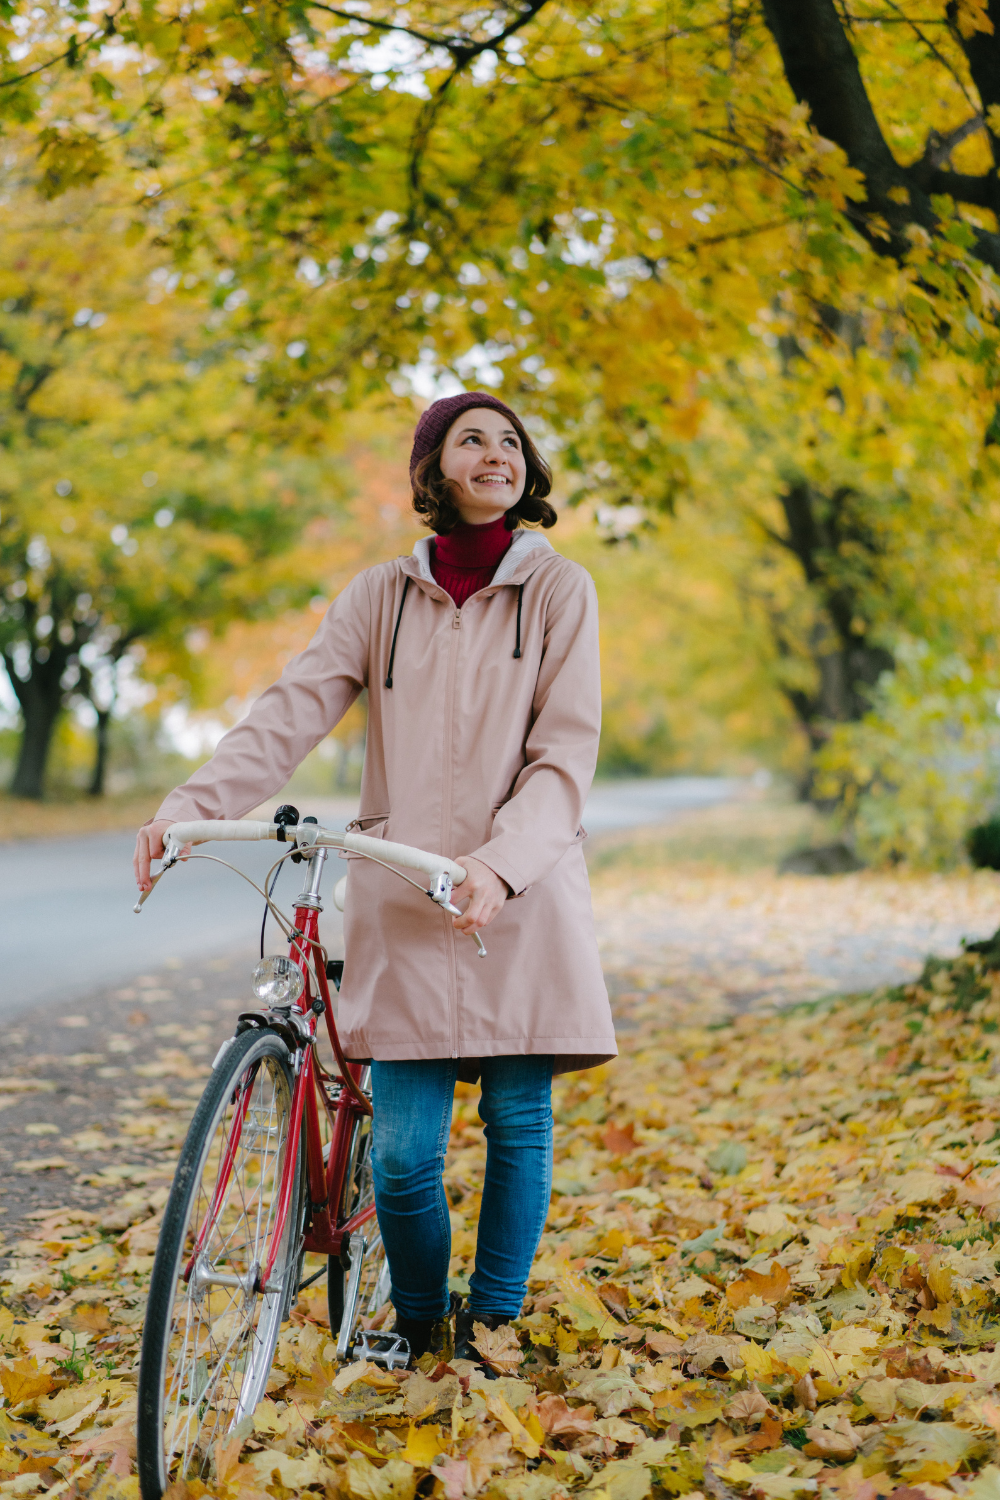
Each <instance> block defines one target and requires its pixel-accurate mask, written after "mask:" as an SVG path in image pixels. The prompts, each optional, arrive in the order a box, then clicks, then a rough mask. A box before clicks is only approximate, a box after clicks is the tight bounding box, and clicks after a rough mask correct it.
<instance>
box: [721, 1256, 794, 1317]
mask: <svg viewBox="0 0 1000 1500" xmlns="http://www.w3.org/2000/svg"><path fill="white" fill-rule="evenodd" d="M791 1290H792V1278H791V1277H790V1276H789V1274H788V1272H787V1271H786V1270H785V1268H784V1266H782V1265H779V1264H778V1262H777V1261H774V1263H773V1264H772V1266H771V1269H770V1271H768V1272H767V1273H766V1275H765V1274H764V1273H762V1272H760V1271H744V1272H743V1275H742V1276H741V1277H740V1278H739V1280H738V1281H731V1282H730V1283H729V1285H728V1286H727V1287H726V1301H727V1302H728V1303H729V1305H730V1307H747V1306H748V1305H749V1302H750V1299H751V1297H759V1298H760V1300H761V1301H762V1302H766V1303H767V1304H768V1306H770V1307H780V1306H781V1304H782V1303H783V1302H785V1301H787V1300H788V1298H789V1296H790V1295H791Z"/></svg>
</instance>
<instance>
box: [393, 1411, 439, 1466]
mask: <svg viewBox="0 0 1000 1500" xmlns="http://www.w3.org/2000/svg"><path fill="white" fill-rule="evenodd" d="M441 1451H442V1439H441V1429H440V1427H434V1426H431V1425H428V1426H426V1427H416V1426H414V1424H413V1423H412V1422H411V1423H410V1427H409V1431H408V1433H407V1437H406V1447H405V1448H404V1449H403V1451H402V1453H401V1454H400V1455H399V1456H400V1458H402V1459H404V1460H405V1462H406V1463H408V1464H413V1466H414V1467H415V1468H418V1469H429V1468H430V1467H431V1465H432V1463H433V1462H434V1460H435V1459H436V1458H437V1456H438V1454H439V1453H440V1452H441Z"/></svg>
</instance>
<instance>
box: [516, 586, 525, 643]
mask: <svg viewBox="0 0 1000 1500" xmlns="http://www.w3.org/2000/svg"><path fill="white" fill-rule="evenodd" d="M523 598H524V584H523V583H522V584H521V587H520V588H519V589H518V591H517V645H516V646H515V647H514V660H515V661H519V660H520V658H521V600H522V599H523Z"/></svg>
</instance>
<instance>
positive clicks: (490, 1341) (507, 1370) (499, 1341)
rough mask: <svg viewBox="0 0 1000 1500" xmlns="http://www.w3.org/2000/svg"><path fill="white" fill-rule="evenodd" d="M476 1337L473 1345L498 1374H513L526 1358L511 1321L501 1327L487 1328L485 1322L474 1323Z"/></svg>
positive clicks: (473, 1328) (484, 1361)
mask: <svg viewBox="0 0 1000 1500" xmlns="http://www.w3.org/2000/svg"><path fill="white" fill-rule="evenodd" d="M472 1331H473V1333H474V1334H475V1338H474V1339H473V1340H472V1347H473V1348H474V1349H476V1350H477V1351H478V1352H479V1354H481V1355H482V1358H483V1363H484V1364H486V1365H488V1366H489V1368H490V1369H491V1370H495V1371H496V1372H497V1374H498V1375H513V1373H514V1371H515V1370H516V1369H517V1367H518V1365H519V1364H520V1363H521V1361H522V1360H523V1359H524V1353H523V1351H522V1349H521V1345H520V1344H519V1343H518V1339H517V1334H516V1332H515V1331H514V1329H513V1328H512V1327H511V1325H510V1324H509V1323H502V1324H501V1325H500V1327H499V1328H487V1326H486V1324H485V1323H473V1325H472Z"/></svg>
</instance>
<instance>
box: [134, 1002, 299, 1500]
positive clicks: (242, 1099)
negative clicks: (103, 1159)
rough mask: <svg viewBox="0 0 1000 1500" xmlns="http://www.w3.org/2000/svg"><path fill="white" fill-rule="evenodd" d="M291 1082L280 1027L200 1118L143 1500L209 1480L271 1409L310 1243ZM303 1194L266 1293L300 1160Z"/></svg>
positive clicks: (245, 1039)
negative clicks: (242, 1425)
mask: <svg viewBox="0 0 1000 1500" xmlns="http://www.w3.org/2000/svg"><path fill="white" fill-rule="evenodd" d="M292 1087H293V1078H292V1070H291V1065H290V1059H289V1053H288V1048H287V1047H286V1046H285V1043H284V1041H283V1040H282V1039H281V1037H280V1036H278V1035H277V1033H276V1032H273V1031H267V1030H252V1031H247V1032H244V1033H243V1034H242V1035H241V1036H238V1037H236V1038H235V1039H234V1041H233V1042H232V1043H231V1044H230V1046H229V1047H228V1048H227V1050H226V1052H225V1053H224V1054H223V1056H222V1057H221V1058H220V1060H219V1063H218V1066H217V1067H216V1068H215V1070H214V1071H213V1073H212V1077H211V1079H210V1080H209V1083H208V1086H207V1088H206V1090H205V1092H204V1094H203V1095H202V1098H201V1102H200V1103H199V1105H198V1108H197V1109H196V1111H195V1114H194V1118H193V1119H192V1121H191V1126H190V1129H189V1130H188V1134H187V1139H186V1140H185V1142H184V1147H183V1150H182V1151H181V1156H180V1161H179V1163H178V1167H177V1174H176V1176H175V1178H174V1183H173V1187H172V1188H171V1191H170V1197H169V1199H168V1200H167V1205H166V1209H165V1211H164V1215H163V1226H162V1228H161V1230H160V1239H159V1243H158V1245H157V1250H156V1259H155V1261H154V1263H153V1274H152V1279H151V1282H150V1291H149V1301H148V1304H147V1308H146V1321H145V1326H144V1330H143V1340H142V1355H141V1359H140V1366H139V1413H138V1431H137V1439H138V1455H137V1456H138V1469H139V1482H140V1487H141V1490H142V1497H143V1500H160V1497H161V1496H162V1495H163V1492H164V1490H165V1489H166V1488H167V1486H168V1485H169V1484H170V1483H171V1481H172V1480H174V1479H178V1480H181V1479H185V1478H193V1477H204V1476H206V1475H207V1473H208V1471H209V1463H210V1457H211V1449H212V1444H213V1443H214V1442H216V1441H217V1440H218V1439H219V1438H220V1437H223V1436H224V1435H225V1434H226V1433H227V1432H228V1431H229V1430H230V1429H231V1428H233V1427H234V1426H235V1425H236V1424H237V1423H238V1422H239V1421H240V1419H241V1418H242V1417H243V1416H244V1415H246V1414H247V1413H249V1412H252V1411H253V1410H254V1407H255V1406H256V1405H257V1403H258V1401H260V1399H261V1397H262V1396H263V1394H264V1390H265V1387H266V1385H267V1377H268V1374H269V1372H270V1369H271V1361H272V1359H273V1357H274V1348H275V1345H276V1343H277V1340H278V1334H279V1332H280V1329H281V1323H282V1319H283V1317H284V1316H285V1315H286V1312H287V1310H288V1308H289V1307H290V1305H291V1302H292V1300H293V1299H294V1296H295V1292H296V1290H297V1287H296V1286H293V1285H292V1282H293V1280H294V1279H295V1277H296V1273H297V1267H298V1251H299V1244H300V1240H301V1229H302V1226H301V1223H300V1220H301V1218H302V1209H303V1203H302V1196H301V1163H300V1162H299V1161H298V1160H297V1156H298V1152H297V1146H298V1143H297V1142H295V1143H292V1142H291V1141H290V1136H289V1132H290V1127H291V1113H292ZM293 1150H294V1153H295V1154H294V1155H293V1157H292V1159H291V1161H290V1162H289V1166H290V1169H291V1170H292V1172H293V1174H294V1177H293V1181H294V1188H293V1193H292V1200H291V1204H290V1208H289V1214H288V1218H287V1221H286V1224H285V1228H284V1231H283V1233H282V1236H281V1241H280V1243H279V1245H278V1249H277V1256H276V1258H275V1262H274V1270H273V1272H272V1274H271V1278H270V1280H269V1282H268V1284H267V1286H266V1288H265V1289H263V1290H260V1289H259V1282H260V1277H261V1276H262V1274H263V1271H264V1267H265V1266H266V1264H267V1261H268V1258H269V1256H270V1253H271V1250H272V1248H273V1244H274V1229H275V1219H276V1216H277V1208H278V1193H279V1188H280V1184H281V1180H282V1175H283V1172H284V1170H285V1164H286V1160H288V1158H289V1153H290V1152H292V1151H293Z"/></svg>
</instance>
